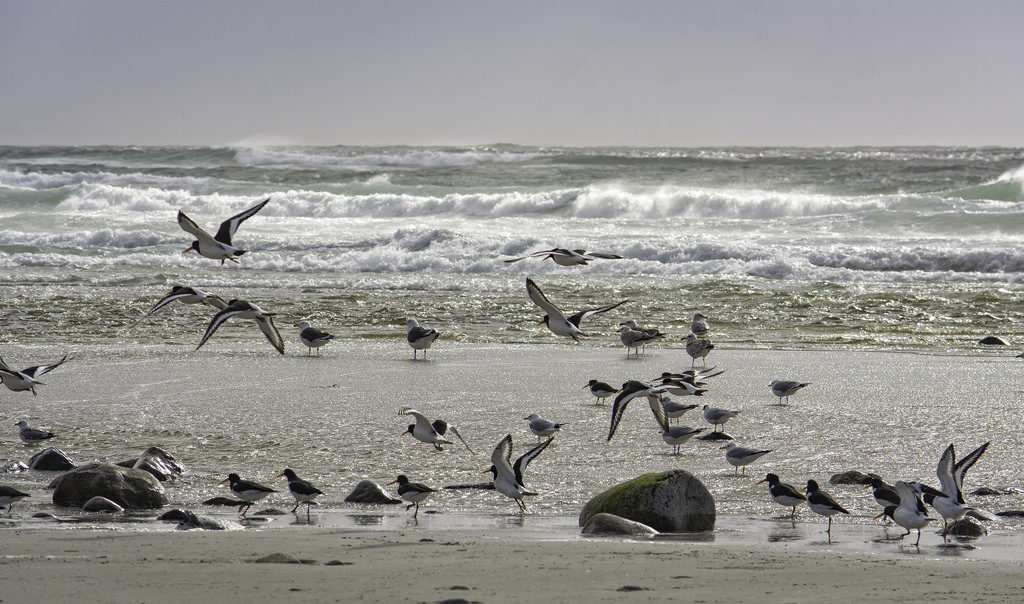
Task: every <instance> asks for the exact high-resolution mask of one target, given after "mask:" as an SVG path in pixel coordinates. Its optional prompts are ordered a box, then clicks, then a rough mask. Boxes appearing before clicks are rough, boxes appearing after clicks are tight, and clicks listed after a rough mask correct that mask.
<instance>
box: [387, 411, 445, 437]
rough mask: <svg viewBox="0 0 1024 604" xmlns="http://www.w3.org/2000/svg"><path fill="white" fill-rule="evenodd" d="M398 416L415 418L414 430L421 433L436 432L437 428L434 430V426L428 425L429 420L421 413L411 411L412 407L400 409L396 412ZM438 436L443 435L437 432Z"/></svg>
mask: <svg viewBox="0 0 1024 604" xmlns="http://www.w3.org/2000/svg"><path fill="white" fill-rule="evenodd" d="M398 414H399V415H411V416H413V417H415V418H416V428H417V429H419V430H420V431H421V432H427V433H428V434H429V433H430V431H431V430H433V431H434V432H437V428H435V427H434V425H433V424H431V423H430V420H429V419H427V416H426V415H423V414H422V413H420V412H419V411H417V410H415V409H413V408H412V407H402V408H401V409H399V410H398ZM438 434H440V435H443V434H444V433H443V432H438Z"/></svg>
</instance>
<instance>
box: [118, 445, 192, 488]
mask: <svg viewBox="0 0 1024 604" xmlns="http://www.w3.org/2000/svg"><path fill="white" fill-rule="evenodd" d="M117 465H119V466H121V467H123V468H136V469H138V470H145V471H147V472H149V473H150V474H152V475H153V476H155V477H156V479H157V480H159V481H160V482H164V481H165V480H174V479H175V478H177V477H179V476H181V475H182V473H183V472H184V471H185V468H184V467H183V466H182V465H181V464H179V463H178V462H177V461H176V460H175V459H174V456H173V455H171V454H170V453H168V452H167V451H164V450H163V449H161V448H160V447H150V448H148V449H146V450H145V451H144V452H143V453H142V456H141V457H139V458H137V459H126V460H125V461H119V462H118V463H117Z"/></svg>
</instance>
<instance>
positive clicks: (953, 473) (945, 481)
mask: <svg viewBox="0 0 1024 604" xmlns="http://www.w3.org/2000/svg"><path fill="white" fill-rule="evenodd" d="M990 444H992V443H991V442H987V443H985V444H983V445H981V446H980V447H978V448H977V449H975V450H973V451H971V452H970V453H968V454H967V455H966V456H965V457H964V458H963V459H961V460H960V461H956V452H955V450H954V449H953V445H952V444H951V445H949V446H948V447H946V450H945V451H943V453H942V457H941V458H940V459H939V465H938V468H937V469H936V474H937V475H938V477H939V483H940V484H941V485H942V491H941V493H940V494H937V495H936V494H934V493H930V492H925V495H924V499H925V501H926V502H928V505H930V506H932V507H933V508H935V511H936V512H938V513H939V514H940V515H941V516H942V535H943V536H945V535H946V532H947V531H948V530H949V521H950V520H952V521H954V522H956V521H957V520H960V519H961V518H963V517H964V516H965V515H966V514H967V512H968V511H970V509H971V508H970V507H968V506H967V502H966V501H964V493H963V488H964V477H965V476H966V475H967V470H970V469H971V466H973V465H974V464H975V463H976V462H977V461H978V460H979V459H981V456H982V455H984V454H985V451H986V450H987V449H988V446H989V445H990ZM908 532H909V531H908Z"/></svg>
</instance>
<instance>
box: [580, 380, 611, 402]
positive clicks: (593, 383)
mask: <svg viewBox="0 0 1024 604" xmlns="http://www.w3.org/2000/svg"><path fill="white" fill-rule="evenodd" d="M583 388H590V394H593V395H594V397H595V398H596V399H597V403H595V404H597V405H600V404H603V403H604V401H605V399H607V398H608V397H609V396H611V395H613V394H618V392H619V390H618V389H617V388H615V387H614V386H612V385H610V384H606V383H604V382H599V381H597V380H590V381H589V382H587V384H586V386H583ZM581 390H582V388H581Z"/></svg>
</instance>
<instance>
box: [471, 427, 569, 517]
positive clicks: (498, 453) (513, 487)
mask: <svg viewBox="0 0 1024 604" xmlns="http://www.w3.org/2000/svg"><path fill="white" fill-rule="evenodd" d="M553 440H555V437H554V436H552V437H550V438H548V439H547V440H546V441H544V442H542V443H540V444H539V445H537V446H535V447H533V448H532V449H530V450H529V451H527V452H526V453H524V454H523V455H520V456H519V458H517V459H516V462H515V463H514V464H513V463H512V435H511V434H507V435H505V438H503V439H501V441H500V442H499V443H498V446H497V447H495V448H494V452H493V453H491V467H490V468H488V469H486V470H484V473H487V472H490V473H491V474H492V475H493V476H494V489H495V490H496V491H498V492H499V493H501V494H502V495H504V496H506V497H509V498H511V499H514V500H515V502H516V505H518V506H519V509H520V510H521V511H523V512H525V511H526V503H524V502H523V498H524V497H526V496H528V495H536V493H531V492H529V491H527V490H526V484H525V483H524V482H523V474H524V473H525V472H526V466H528V465H530V462H531V461H533V460H534V459H535V458H536V457H537V456H538V455H540V454H541V452H542V451H543V450H544V449H546V448H547V447H548V445H550V444H551V441H553Z"/></svg>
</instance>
